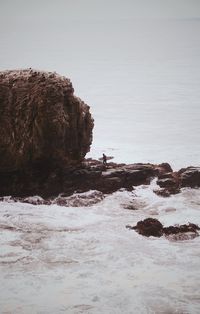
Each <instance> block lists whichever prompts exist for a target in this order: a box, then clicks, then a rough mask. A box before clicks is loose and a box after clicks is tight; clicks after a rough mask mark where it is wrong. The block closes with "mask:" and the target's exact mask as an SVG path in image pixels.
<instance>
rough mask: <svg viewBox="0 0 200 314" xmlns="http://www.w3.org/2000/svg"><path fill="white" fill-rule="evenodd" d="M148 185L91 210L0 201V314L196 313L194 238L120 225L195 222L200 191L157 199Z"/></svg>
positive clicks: (199, 301)
mask: <svg viewBox="0 0 200 314" xmlns="http://www.w3.org/2000/svg"><path fill="white" fill-rule="evenodd" d="M154 188H155V182H152V184H151V186H141V187H137V188H136V190H135V191H133V192H127V191H118V192H116V193H114V194H112V195H109V196H107V197H106V198H105V199H104V200H103V201H101V202H100V203H98V204H96V205H94V206H91V207H74V208H73V207H59V206H57V205H51V206H46V205H43V206H33V205H30V204H22V203H12V202H11V203H8V202H1V203H0V233H1V237H0V246H1V254H0V277H1V286H0V295H1V298H0V309H1V310H0V312H1V313H16V314H18V313H19V314H22V313H72V314H74V313H91V314H97V313H117V314H118V313H119V314H121V313H141V314H145V313H157V314H158V313H159V314H160V313H192V314H195V313H196V314H198V313H199V311H200V298H199V295H200V289H199V280H200V271H199V263H200V254H199V244H200V238H195V239H193V240H187V241H179V242H173V241H169V240H168V239H166V238H164V237H162V238H158V239H157V238H153V237H150V238H145V237H142V236H141V235H138V234H137V233H136V232H135V231H133V230H128V229H126V228H125V226H126V225H127V224H131V225H134V224H136V222H137V221H138V220H140V219H143V218H146V217H154V218H158V219H159V220H160V221H161V222H162V223H163V224H164V225H166V226H167V225H171V224H176V223H187V222H189V221H190V222H193V223H197V224H200V211H199V205H200V191H199V190H198V189H197V190H195V189H183V190H182V193H181V194H179V195H174V196H171V197H170V198H160V197H159V196H157V195H155V194H154V193H153V189H154ZM130 204H132V205H133V204H134V206H135V207H136V208H138V210H135V211H131V210H128V209H125V208H126V207H127V205H130Z"/></svg>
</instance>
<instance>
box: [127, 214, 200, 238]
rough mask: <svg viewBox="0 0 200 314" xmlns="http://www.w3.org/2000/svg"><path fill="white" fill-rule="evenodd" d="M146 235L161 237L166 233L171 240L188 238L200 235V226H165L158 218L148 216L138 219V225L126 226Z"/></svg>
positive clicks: (189, 224) (190, 224)
mask: <svg viewBox="0 0 200 314" xmlns="http://www.w3.org/2000/svg"><path fill="white" fill-rule="evenodd" d="M126 228H128V229H133V230H135V231H137V232H138V233H139V234H141V235H143V236H146V237H150V236H153V237H161V236H163V235H165V236H166V237H167V238H169V239H170V240H188V239H193V238H195V237H198V236H199V232H198V231H199V230H200V227H199V226H198V225H196V224H193V223H188V224H183V225H175V226H169V227H163V225H162V224H161V222H160V221H159V220H158V219H154V218H146V219H144V220H141V221H138V223H137V224H136V226H133V227H132V226H129V225H128V226H126Z"/></svg>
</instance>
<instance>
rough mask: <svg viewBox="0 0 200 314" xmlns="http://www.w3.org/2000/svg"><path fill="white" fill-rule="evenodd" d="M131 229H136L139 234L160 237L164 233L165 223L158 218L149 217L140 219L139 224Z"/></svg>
mask: <svg viewBox="0 0 200 314" xmlns="http://www.w3.org/2000/svg"><path fill="white" fill-rule="evenodd" d="M131 229H134V230H136V231H137V232H138V233H139V234H141V235H144V236H146V237H150V236H154V237H160V236H161V235H162V230H163V225H162V224H161V223H160V221H158V220H157V219H154V218H147V219H144V220H141V221H139V222H138V223H137V225H136V226H134V227H132V228H131Z"/></svg>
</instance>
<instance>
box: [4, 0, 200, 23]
mask: <svg viewBox="0 0 200 314" xmlns="http://www.w3.org/2000/svg"><path fill="white" fill-rule="evenodd" d="M58 16H59V17H60V18H61V19H67V18H68V19H77V20H79V19H86V20H87V19H88V20H90V19H94V20H96V19H102V18H104V19H105V18H106V19H119V18H121V19H123V18H125V19H126V18H200V1H199V0H101V1H100V0H57V1H55V0H34V1H32V0H0V20H1V25H2V26H4V27H6V26H8V22H9V21H10V22H11V24H12V20H13V19H15V20H26V19H35V18H36V19H38V20H40V19H42V20H43V21H44V22H45V21H48V20H51V21H52V22H53V21H54V19H56V18H57V17H58Z"/></svg>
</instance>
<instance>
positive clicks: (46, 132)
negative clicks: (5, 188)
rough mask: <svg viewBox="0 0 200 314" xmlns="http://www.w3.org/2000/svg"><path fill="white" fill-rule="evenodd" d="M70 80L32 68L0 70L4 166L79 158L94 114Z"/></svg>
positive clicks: (4, 168) (85, 149)
mask: <svg viewBox="0 0 200 314" xmlns="http://www.w3.org/2000/svg"><path fill="white" fill-rule="evenodd" d="M73 93H74V89H73V87H72V84H71V82H70V80H69V79H67V78H65V77H62V76H59V75H58V74H56V73H51V72H39V71H34V70H32V69H28V70H18V71H4V72H0V171H3V172H7V171H18V170H21V169H24V168H34V167H36V168H39V169H41V170H43V169H45V168H48V167H50V168H51V167H55V166H58V165H59V166H61V167H62V165H65V166H66V165H69V164H75V163H79V162H80V161H81V160H82V159H83V158H84V156H85V154H86V153H87V152H88V151H89V149H90V144H91V142H92V129H93V119H92V117H91V114H90V112H89V107H88V106H87V105H86V104H85V103H84V102H83V101H82V100H81V99H79V98H77V97H76V96H74V94H73Z"/></svg>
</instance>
